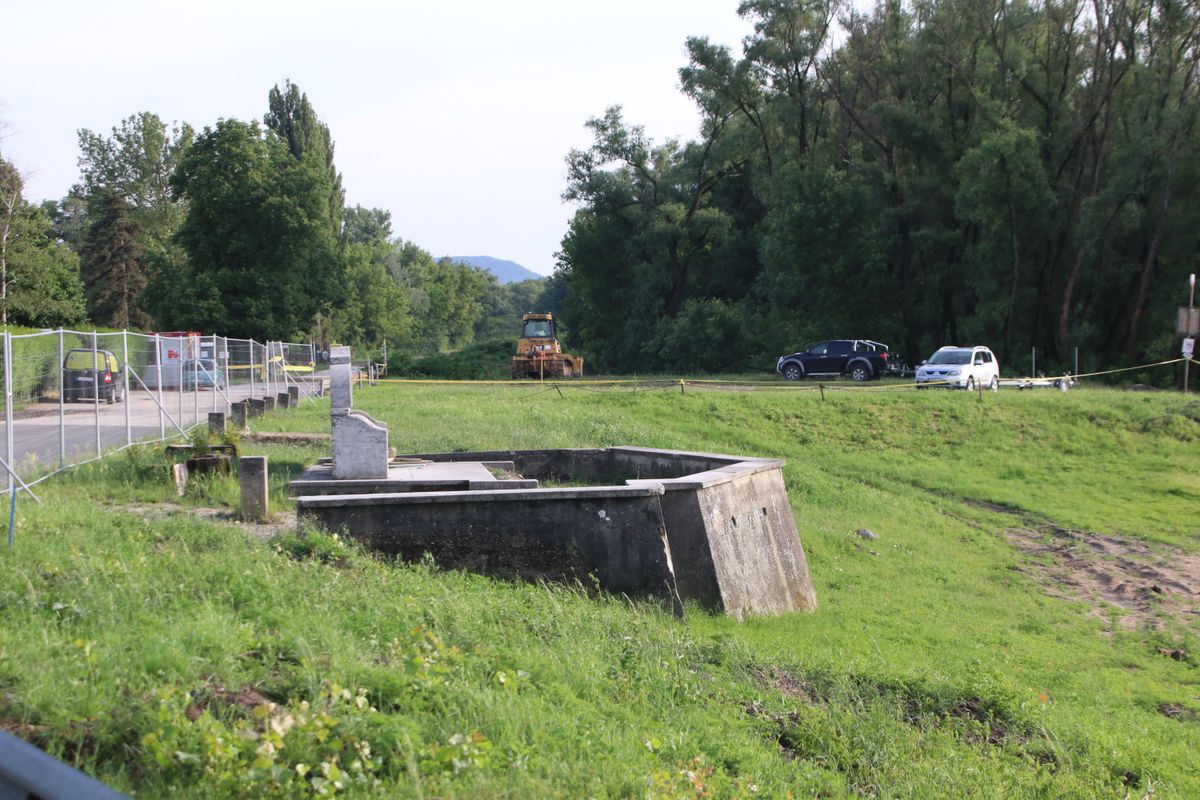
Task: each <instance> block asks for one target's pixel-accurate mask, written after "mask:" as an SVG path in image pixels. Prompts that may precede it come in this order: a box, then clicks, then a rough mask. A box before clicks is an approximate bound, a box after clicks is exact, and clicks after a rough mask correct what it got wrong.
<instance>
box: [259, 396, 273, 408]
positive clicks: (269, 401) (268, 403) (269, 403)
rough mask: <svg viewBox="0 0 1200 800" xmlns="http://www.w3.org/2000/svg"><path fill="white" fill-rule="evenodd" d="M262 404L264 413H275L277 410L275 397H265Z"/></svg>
mask: <svg viewBox="0 0 1200 800" xmlns="http://www.w3.org/2000/svg"><path fill="white" fill-rule="evenodd" d="M262 404H263V411H274V410H275V398H274V397H264V398H263V399H262Z"/></svg>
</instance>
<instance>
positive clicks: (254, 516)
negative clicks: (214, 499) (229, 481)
mask: <svg viewBox="0 0 1200 800" xmlns="http://www.w3.org/2000/svg"><path fill="white" fill-rule="evenodd" d="M238 464H239V470H240V479H241V488H242V502H241V517H242V519H245V520H252V521H254V522H262V521H264V520H266V519H267V517H268V516H269V515H270V507H269V505H268V496H267V457H266V456H242V457H241V458H240V459H238Z"/></svg>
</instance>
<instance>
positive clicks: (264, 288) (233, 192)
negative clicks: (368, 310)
mask: <svg viewBox="0 0 1200 800" xmlns="http://www.w3.org/2000/svg"><path fill="white" fill-rule="evenodd" d="M329 185H330V184H329V173H328V170H326V169H325V168H324V166H323V165H315V164H314V163H313V162H312V161H311V160H307V159H306V160H297V159H296V158H295V157H294V156H293V155H292V154H291V153H290V152H289V150H288V148H287V145H286V143H285V142H284V141H283V140H282V139H281V138H280V137H278V136H277V135H275V134H274V133H273V132H267V133H266V134H265V135H264V133H263V131H262V130H261V129H260V128H259V127H258V126H257V125H256V124H253V123H245V122H239V121H237V120H223V121H221V122H218V123H217V125H216V127H215V128H205V130H204V132H203V133H202V134H201V135H200V136H199V137H197V139H196V142H195V143H194V144H193V145H192V147H191V148H190V149H189V150H188V152H187V154H186V155H185V156H184V158H183V160H182V161H181V162H180V165H179V169H178V170H177V171H176V173H175V175H174V176H173V178H172V187H173V189H174V191H175V192H176V193H177V195H178V196H180V197H182V198H185V199H187V201H188V213H187V217H186V218H185V220H184V223H183V225H182V227H181V228H180V230H179V234H178V237H177V238H178V241H179V243H180V244H181V245H182V246H183V248H184V250H185V251H186V252H187V255H188V265H187V267H186V269H185V270H183V274H181V275H174V276H172V277H173V278H174V279H175V280H176V281H177V284H176V286H175V287H174V291H178V292H179V294H178V295H177V297H176V299H175V300H174V301H171V300H170V299H167V300H165V303H166V307H165V308H164V307H162V306H160V308H161V311H160V313H161V317H160V322H163V323H164V324H176V325H184V324H186V325H191V326H196V327H201V328H203V329H207V330H219V331H222V332H225V333H227V334H228V335H233V336H243V337H255V338H260V339H285V338H290V337H294V336H298V335H301V334H302V333H303V332H304V331H307V330H309V329H310V328H311V327H312V326H313V324H314V322H315V320H316V318H317V315H318V314H322V313H328V311H329V310H330V309H331V308H333V307H334V306H335V305H336V304H337V303H338V302H339V301H340V300H341V298H342V294H343V290H344V289H343V280H342V278H343V275H344V269H343V264H342V262H341V259H340V258H339V256H338V253H337V242H336V240H335V238H334V236H333V231H332V229H331V226H330V225H329V223H328V210H329V207H328V200H329ZM180 278H182V280H179V279H180ZM155 296H156V297H158V298H159V299H160V303H163V302H164V300H163V298H169V297H170V294H169V293H168V292H166V291H163V290H161V289H160V290H158V291H156V292H155Z"/></svg>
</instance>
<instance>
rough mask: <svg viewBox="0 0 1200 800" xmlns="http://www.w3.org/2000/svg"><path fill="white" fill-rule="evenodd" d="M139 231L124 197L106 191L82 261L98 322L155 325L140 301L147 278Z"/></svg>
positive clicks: (90, 303) (121, 325) (93, 316)
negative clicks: (142, 258)
mask: <svg viewBox="0 0 1200 800" xmlns="http://www.w3.org/2000/svg"><path fill="white" fill-rule="evenodd" d="M138 233H139V230H138V226H137V223H136V222H134V220H133V218H132V217H131V215H130V213H129V206H128V204H127V203H126V202H125V198H124V196H122V195H121V194H119V193H118V192H115V191H110V192H107V193H105V196H104V200H103V202H102V203H101V204H100V207H99V211H98V214H97V216H96V218H95V219H94V220H93V222H92V225H91V227H90V228H89V229H88V237H87V242H86V243H85V245H84V249H83V254H82V262H81V264H80V272H81V273H82V277H83V285H84V290H85V292H86V294H87V304H88V315H89V316H90V317H91V320H92V322H93V323H95V324H97V325H106V326H109V327H113V328H135V329H138V328H140V329H147V328H149V327H150V325H151V320H150V317H149V315H148V314H146V312H145V311H143V310H142V306H141V304H140V298H141V294H142V291H143V290H144V289H145V288H146V283H147V279H146V273H145V270H144V268H143V265H142V261H141V250H140V247H139V245H138Z"/></svg>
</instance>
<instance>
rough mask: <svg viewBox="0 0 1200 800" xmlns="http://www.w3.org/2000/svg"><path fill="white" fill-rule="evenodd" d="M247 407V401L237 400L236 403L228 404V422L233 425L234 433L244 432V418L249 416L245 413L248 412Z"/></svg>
mask: <svg viewBox="0 0 1200 800" xmlns="http://www.w3.org/2000/svg"><path fill="white" fill-rule="evenodd" d="M249 405H250V404H249V401H247V400H239V401H238V402H236V403H230V404H229V422H230V424H231V425H233V429H234V430H235V431H244V430H246V418H247V417H248V416H249V414H248V413H247V412H248V411H249V410H250V409H249Z"/></svg>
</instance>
